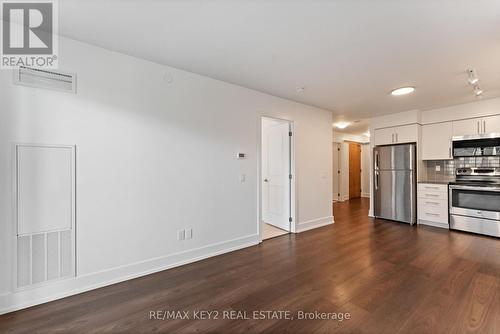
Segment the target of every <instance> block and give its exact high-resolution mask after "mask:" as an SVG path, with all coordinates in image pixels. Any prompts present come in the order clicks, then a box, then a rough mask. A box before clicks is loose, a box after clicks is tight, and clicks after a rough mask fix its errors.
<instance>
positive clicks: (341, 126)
mask: <svg viewBox="0 0 500 334" xmlns="http://www.w3.org/2000/svg"><path fill="white" fill-rule="evenodd" d="M348 126H349V123H347V122H338V123H336V124H335V127H336V128H337V129H345V128H347V127H348Z"/></svg>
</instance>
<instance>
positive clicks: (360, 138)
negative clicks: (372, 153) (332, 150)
mask: <svg viewBox="0 0 500 334" xmlns="http://www.w3.org/2000/svg"><path fill="white" fill-rule="evenodd" d="M333 141H334V142H337V143H340V142H343V141H354V142H356V143H369V142H370V137H368V136H364V135H353V134H350V133H343V132H338V131H333Z"/></svg>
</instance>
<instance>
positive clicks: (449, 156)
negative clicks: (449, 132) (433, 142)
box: [448, 147, 451, 158]
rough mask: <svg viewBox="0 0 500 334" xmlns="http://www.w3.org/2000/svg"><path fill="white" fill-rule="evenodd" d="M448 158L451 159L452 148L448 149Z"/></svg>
mask: <svg viewBox="0 0 500 334" xmlns="http://www.w3.org/2000/svg"><path fill="white" fill-rule="evenodd" d="M448 158H451V147H448Z"/></svg>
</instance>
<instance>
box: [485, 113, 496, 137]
mask: <svg viewBox="0 0 500 334" xmlns="http://www.w3.org/2000/svg"><path fill="white" fill-rule="evenodd" d="M483 133H485V134H487V133H500V115H496V116H489V117H484V118H483Z"/></svg>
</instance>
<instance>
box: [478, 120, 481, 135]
mask: <svg viewBox="0 0 500 334" xmlns="http://www.w3.org/2000/svg"><path fill="white" fill-rule="evenodd" d="M480 133H481V131H479V121H477V134H480Z"/></svg>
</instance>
